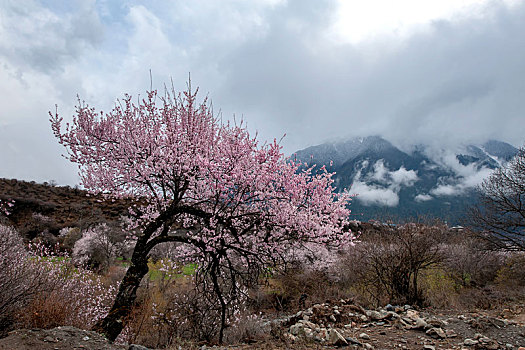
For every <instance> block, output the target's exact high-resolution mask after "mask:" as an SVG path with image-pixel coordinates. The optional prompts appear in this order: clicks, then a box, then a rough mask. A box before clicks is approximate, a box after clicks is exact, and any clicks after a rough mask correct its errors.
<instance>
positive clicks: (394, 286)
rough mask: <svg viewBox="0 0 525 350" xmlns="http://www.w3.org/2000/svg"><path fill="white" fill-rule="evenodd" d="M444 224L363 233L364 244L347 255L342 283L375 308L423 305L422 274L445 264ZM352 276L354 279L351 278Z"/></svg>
mask: <svg viewBox="0 0 525 350" xmlns="http://www.w3.org/2000/svg"><path fill="white" fill-rule="evenodd" d="M446 232H447V229H446V227H445V226H444V225H442V224H434V225H426V224H420V223H409V224H404V225H401V226H394V225H382V226H381V227H379V229H373V230H368V231H365V232H363V233H362V236H361V237H362V240H363V241H362V242H360V243H359V244H357V245H356V246H355V247H354V249H353V250H352V251H350V252H349V253H348V255H347V258H346V259H345V260H346V261H345V262H343V264H344V265H343V266H342V267H341V269H342V271H343V278H342V283H345V284H350V283H351V284H353V289H354V291H356V292H358V293H362V294H364V299H365V300H369V301H371V302H373V303H374V304H376V305H384V304H385V303H387V302H389V303H393V304H405V303H408V304H413V305H422V304H423V303H424V301H425V298H424V293H423V290H422V286H421V285H420V279H421V272H422V271H423V270H425V269H429V268H431V267H434V266H436V265H437V264H438V263H439V262H441V261H442V259H443V256H442V248H441V242H442V241H443V238H444V236H445V234H446ZM349 275H350V276H351V277H349Z"/></svg>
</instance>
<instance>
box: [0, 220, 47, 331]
mask: <svg viewBox="0 0 525 350" xmlns="http://www.w3.org/2000/svg"><path fill="white" fill-rule="evenodd" d="M50 282H51V281H49V279H47V274H46V271H45V270H44V269H43V268H42V267H41V266H36V265H35V263H34V262H33V261H32V260H31V259H30V255H29V253H28V251H27V250H26V249H25V246H24V244H23V241H22V238H21V237H20V235H19V234H18V233H17V232H16V231H15V230H14V229H13V228H11V227H8V226H2V225H0V334H2V333H4V332H6V331H8V330H9V329H10V328H11V327H12V326H13V322H14V314H15V313H16V312H17V311H18V310H19V309H20V308H22V307H24V306H25V305H27V304H28V303H29V302H30V301H31V300H32V299H33V298H34V297H35V296H36V295H37V294H38V292H39V291H41V290H42V289H46V288H49V287H50Z"/></svg>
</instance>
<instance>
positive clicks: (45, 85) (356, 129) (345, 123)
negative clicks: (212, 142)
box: [0, 0, 525, 184]
mask: <svg viewBox="0 0 525 350" xmlns="http://www.w3.org/2000/svg"><path fill="white" fill-rule="evenodd" d="M523 33H525V1H516V0H514V1H511V0H499V1H472V0H464V1H460V0H436V1H433V0H432V1H431V0H398V1H389V0H368V1H361V0H357V1H354V0H349V1H344V0H341V1H337V0H289V1H285V0H250V1H245V0H191V1H171V2H168V1H160V0H159V1H128V2H124V1H110V0H101V1H87V0H86V1H81V0H79V1H72V0H64V1H26V0H12V1H9V0H0V96H1V97H0V98H1V108H0V146H1V148H0V164H1V165H0V177H6V178H18V179H24V180H35V181H38V182H42V181H49V180H55V181H57V182H58V183H60V184H75V183H76V182H77V178H76V169H75V167H73V166H71V165H69V164H68V163H67V161H66V160H64V159H63V158H61V157H60V155H61V154H62V153H63V150H62V149H61V148H60V147H59V146H58V144H57V142H56V141H55V140H54V139H53V136H52V134H51V130H50V127H49V122H48V115H47V112H48V111H49V110H54V106H55V104H57V105H58V108H59V113H60V114H61V115H62V116H64V117H65V118H66V119H68V118H70V116H71V115H72V113H73V111H74V106H75V104H76V95H77V94H78V95H79V96H80V98H81V99H83V100H85V101H86V102H87V103H89V104H90V105H92V106H95V107H96V108H97V109H98V110H109V109H110V108H111V107H112V106H113V104H114V102H115V100H116V99H117V98H119V97H122V96H123V94H124V93H130V94H133V95H136V94H139V93H140V94H144V92H145V90H147V89H149V87H150V73H149V71H150V70H151V71H152V76H153V87H154V88H159V89H162V87H163V84H164V83H168V82H169V81H170V79H171V78H172V79H173V81H174V83H175V86H176V88H177V89H183V88H184V87H185V84H186V81H187V78H188V73H189V72H191V79H192V84H193V85H194V86H195V85H198V86H200V91H201V92H202V96H204V95H209V97H210V98H211V99H212V101H213V104H214V106H215V109H218V108H220V109H221V110H222V113H223V117H224V118H230V117H231V116H232V115H233V114H234V113H235V114H236V115H237V116H238V117H239V116H243V118H244V120H245V121H247V123H248V126H249V127H250V129H251V130H252V131H258V133H259V137H260V138H261V139H273V138H274V137H276V138H280V137H281V136H282V135H283V134H285V133H286V134H287V136H286V137H285V138H284V140H283V141H282V145H283V146H284V150H285V152H286V153H292V152H293V151H295V150H297V149H301V148H304V147H306V146H310V145H314V144H318V143H321V142H323V141H326V140H330V139H334V138H346V137H351V136H368V135H381V136H383V137H385V138H386V139H388V140H390V141H392V142H393V143H394V144H396V145H398V146H407V145H409V144H412V143H422V142H423V143H433V144H442V143H461V142H478V141H483V140H485V139H487V138H495V139H499V140H502V141H507V142H509V143H511V144H513V145H515V146H520V145H522V144H523V142H524V141H525V136H524V135H525V127H524V126H525V123H524V121H525V118H524V112H525V35H524V34H523Z"/></svg>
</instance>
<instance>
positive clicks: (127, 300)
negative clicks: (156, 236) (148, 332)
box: [93, 242, 148, 342]
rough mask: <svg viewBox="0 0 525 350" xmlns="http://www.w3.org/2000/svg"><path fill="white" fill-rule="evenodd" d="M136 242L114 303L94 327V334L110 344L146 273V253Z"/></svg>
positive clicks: (120, 327)
mask: <svg viewBox="0 0 525 350" xmlns="http://www.w3.org/2000/svg"><path fill="white" fill-rule="evenodd" d="M140 245H141V246H139V242H137V246H135V250H134V252H133V256H132V258H131V265H130V267H129V268H128V270H127V271H126V274H125V275H124V278H123V279H122V282H121V283H120V287H119V290H118V293H117V296H116V297H115V302H114V303H113V306H112V307H111V310H110V311H109V313H108V314H107V316H106V317H105V318H103V319H102V320H100V321H98V322H97V323H96V324H95V325H94V326H93V330H94V331H95V332H98V333H101V334H103V335H105V336H106V338H108V340H110V341H111V342H113V341H115V339H116V338H117V337H118V335H119V334H120V332H122V329H123V328H124V321H125V319H126V318H127V317H128V316H129V314H130V313H131V308H132V306H133V304H134V302H135V299H136V298H137V289H138V288H139V286H140V282H141V281H142V278H143V277H144V276H145V275H146V274H147V273H148V252H147V250H146V249H145V247H143V245H144V244H140Z"/></svg>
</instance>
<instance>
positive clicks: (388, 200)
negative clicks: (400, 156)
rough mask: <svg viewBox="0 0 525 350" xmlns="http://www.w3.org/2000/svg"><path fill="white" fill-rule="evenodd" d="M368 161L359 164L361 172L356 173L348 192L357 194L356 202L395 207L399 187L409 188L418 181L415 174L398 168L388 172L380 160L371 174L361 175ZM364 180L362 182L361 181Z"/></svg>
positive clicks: (397, 202)
mask: <svg viewBox="0 0 525 350" xmlns="http://www.w3.org/2000/svg"><path fill="white" fill-rule="evenodd" d="M368 164H369V161H368V160H365V161H363V162H362V163H361V170H359V171H358V172H357V174H356V175H355V177H354V181H353V183H352V185H351V187H350V191H351V192H352V193H354V194H357V200H359V201H360V202H362V203H363V204H364V205H381V206H388V207H395V206H397V205H398V204H399V191H400V190H401V187H402V186H404V187H410V186H413V185H414V183H415V182H416V181H417V180H418V177H417V172H416V171H414V170H406V169H405V167H403V166H402V167H400V168H399V169H397V170H394V171H390V170H388V168H387V167H386V166H385V163H384V160H383V159H380V160H378V161H377V162H375V163H374V165H373V172H372V173H369V174H366V175H362V170H363V169H365V168H366V167H368ZM363 180H364V181H363ZM369 181H376V182H380V183H381V184H382V185H375V184H367V182H369Z"/></svg>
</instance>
